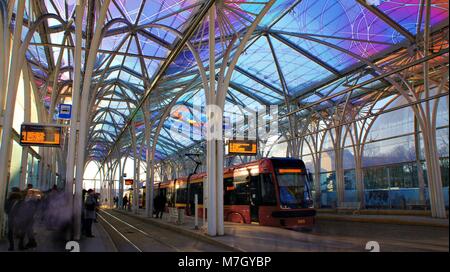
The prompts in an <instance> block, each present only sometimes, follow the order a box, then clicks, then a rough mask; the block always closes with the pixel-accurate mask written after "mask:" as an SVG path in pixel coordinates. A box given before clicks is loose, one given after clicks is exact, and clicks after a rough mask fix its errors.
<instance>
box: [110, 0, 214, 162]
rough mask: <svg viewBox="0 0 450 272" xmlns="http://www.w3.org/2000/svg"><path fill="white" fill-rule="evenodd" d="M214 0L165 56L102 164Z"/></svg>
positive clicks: (200, 12) (206, 4)
mask: <svg viewBox="0 0 450 272" xmlns="http://www.w3.org/2000/svg"><path fill="white" fill-rule="evenodd" d="M214 2H215V0H207V1H206V2H205V3H204V4H203V6H201V7H200V11H199V12H198V13H197V15H196V16H195V17H194V19H193V22H192V23H191V24H190V25H189V28H188V29H187V30H186V32H185V33H184V35H183V38H182V39H181V40H180V41H179V42H178V43H177V45H176V46H175V48H174V49H173V50H172V51H171V52H170V54H169V56H168V57H167V59H166V61H164V63H163V65H162V67H161V69H159V70H158V73H157V74H156V76H155V78H154V79H153V81H152V83H151V84H150V86H149V88H148V89H147V90H146V91H145V92H144V96H143V98H142V99H141V100H140V101H139V103H138V105H137V107H136V108H135V109H134V111H133V112H132V113H131V115H130V118H129V119H128V121H127V122H126V124H125V126H124V127H123V128H122V130H121V132H120V133H119V135H118V137H117V139H116V140H115V142H114V144H113V145H112V146H111V147H110V149H109V151H108V154H107V155H106V157H105V158H104V160H103V162H102V165H103V164H104V163H105V162H106V161H107V158H108V157H109V156H110V155H111V153H112V152H113V150H114V148H115V146H116V145H117V143H118V142H119V140H120V139H121V138H122V136H123V134H124V133H125V132H126V131H127V129H128V127H129V126H130V125H131V123H132V121H133V119H134V117H135V116H136V115H137V113H138V112H139V110H140V109H141V108H142V106H143V105H144V103H145V101H146V100H147V98H148V97H149V96H150V94H151V92H152V91H153V89H154V88H155V87H156V86H157V85H158V83H159V80H160V79H161V78H162V76H163V75H164V74H165V72H166V71H167V69H168V68H169V65H170V64H171V63H172V62H173V61H174V60H175V58H176V57H178V55H179V54H180V53H181V51H182V50H183V48H184V46H185V45H186V43H187V41H188V40H189V39H190V38H191V37H192V35H193V34H194V32H195V31H196V30H197V28H198V26H199V25H200V23H201V22H202V20H203V18H205V16H206V14H207V13H208V11H209V9H210V8H211V6H212V5H213V4H214Z"/></svg>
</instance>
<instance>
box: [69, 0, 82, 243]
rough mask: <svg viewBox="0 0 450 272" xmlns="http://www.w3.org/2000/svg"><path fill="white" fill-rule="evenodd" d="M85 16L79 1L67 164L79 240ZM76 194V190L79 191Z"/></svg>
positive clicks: (74, 223)
mask: <svg viewBox="0 0 450 272" xmlns="http://www.w3.org/2000/svg"><path fill="white" fill-rule="evenodd" d="M83 17H84V0H79V1H77V6H76V21H75V22H76V23H75V53H74V68H73V70H74V77H73V82H72V118H71V120H70V133H69V142H68V151H67V164H66V167H67V169H66V186H65V188H66V193H70V194H71V195H74V199H72V201H71V202H70V204H71V205H72V207H71V208H72V209H73V228H74V229H73V230H74V239H75V240H79V239H80V238H81V227H80V226H78V225H80V224H81V205H82V199H81V197H82V196H81V188H75V190H74V185H75V184H74V181H75V179H74V166H75V151H76V144H77V131H78V113H79V101H80V84H81V46H82V42H83V36H82V30H83ZM77 191H78V193H77V194H75V192H77Z"/></svg>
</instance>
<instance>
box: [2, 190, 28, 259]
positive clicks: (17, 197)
mask: <svg viewBox="0 0 450 272" xmlns="http://www.w3.org/2000/svg"><path fill="white" fill-rule="evenodd" d="M22 196H23V195H22V194H21V193H20V189H19V188H17V187H14V188H12V189H11V193H10V194H9V196H8V199H7V200H6V202H5V213H6V214H7V215H8V241H9V248H8V250H9V251H13V250H14V236H15V235H16V234H18V233H17V232H18V231H20V230H18V225H17V214H18V211H19V205H20V202H21V201H22ZM19 249H20V250H23V249H25V247H24V245H23V236H22V240H21V241H20V242H19Z"/></svg>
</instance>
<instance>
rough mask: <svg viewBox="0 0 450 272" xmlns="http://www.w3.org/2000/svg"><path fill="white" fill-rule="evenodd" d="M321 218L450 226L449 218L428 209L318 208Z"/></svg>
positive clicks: (318, 214)
mask: <svg viewBox="0 0 450 272" xmlns="http://www.w3.org/2000/svg"><path fill="white" fill-rule="evenodd" d="M316 217H317V218H318V219H321V220H334V221H344V222H360V223H380V224H397V225H409V226H429V227H443V228H448V226H449V224H448V223H449V220H448V213H447V219H439V218H432V217H431V215H430V214H429V212H426V211H404V210H361V211H358V212H357V213H351V214H348V213H339V212H338V211H336V210H328V209H326V210H320V209H319V210H318V213H317V216H316Z"/></svg>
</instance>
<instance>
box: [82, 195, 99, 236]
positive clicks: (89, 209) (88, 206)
mask: <svg viewBox="0 0 450 272" xmlns="http://www.w3.org/2000/svg"><path fill="white" fill-rule="evenodd" d="M97 205H98V204H97V200H96V197H95V193H94V190H92V189H89V190H88V195H87V197H86V200H85V202H84V208H85V211H84V218H85V224H86V226H85V231H86V237H95V236H94V235H92V223H93V222H94V220H95V218H96V214H95V210H96V208H97Z"/></svg>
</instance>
